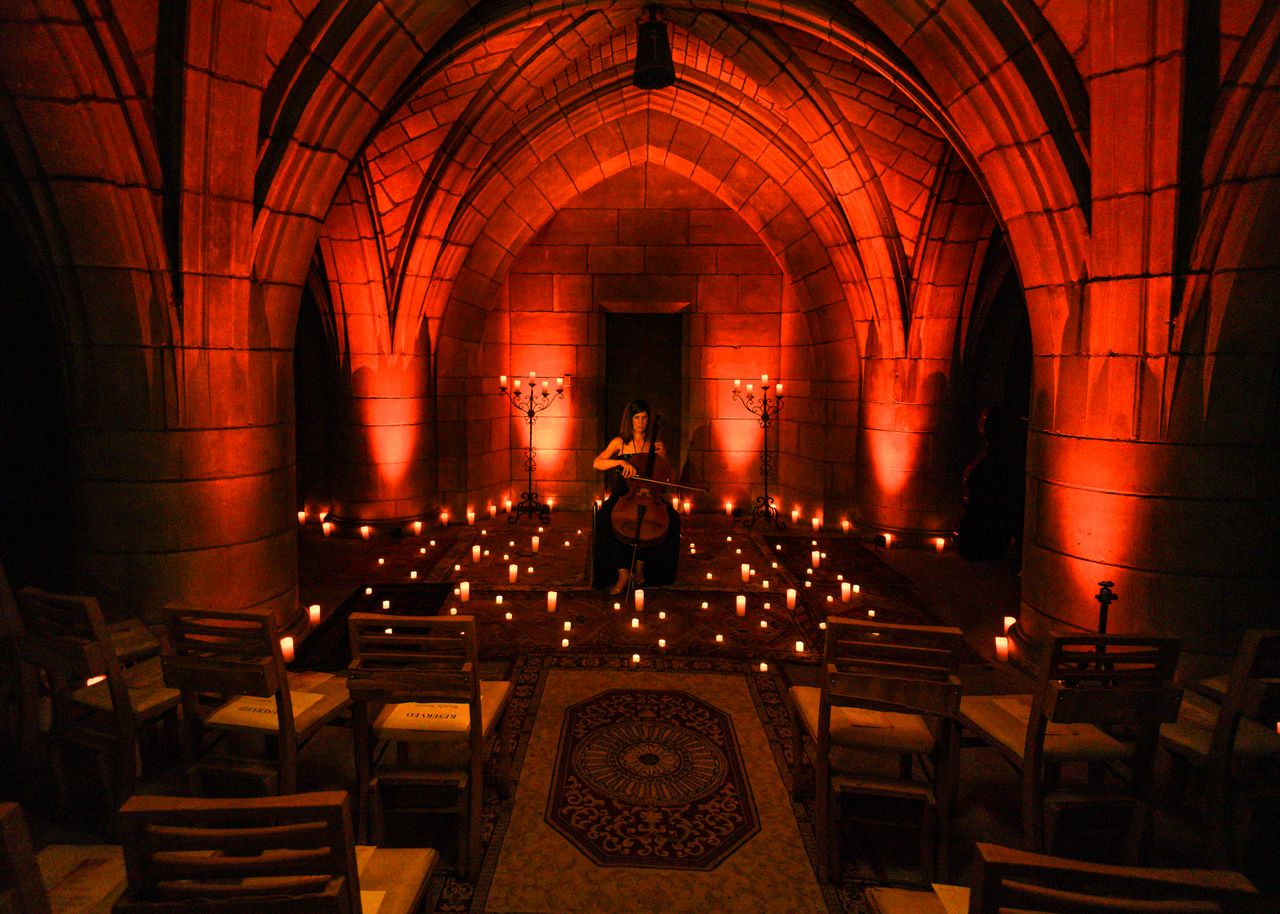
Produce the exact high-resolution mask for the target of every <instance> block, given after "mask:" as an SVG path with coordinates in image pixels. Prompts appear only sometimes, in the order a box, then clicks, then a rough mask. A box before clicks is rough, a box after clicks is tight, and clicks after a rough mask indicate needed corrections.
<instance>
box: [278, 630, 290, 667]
mask: <svg viewBox="0 0 1280 914" xmlns="http://www.w3.org/2000/svg"><path fill="white" fill-rule="evenodd" d="M280 656H281V657H282V658H284V662H285V663H293V635H285V636H284V637H283V638H281V639H280Z"/></svg>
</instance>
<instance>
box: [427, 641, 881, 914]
mask: <svg viewBox="0 0 1280 914" xmlns="http://www.w3.org/2000/svg"><path fill="white" fill-rule="evenodd" d="M512 681H513V682H514V684H515V695H514V698H513V701H512V704H511V706H510V707H509V710H508V713H509V714H511V715H512V724H513V729H514V731H515V732H516V733H517V734H518V737H517V740H516V766H517V768H516V770H517V778H518V786H517V789H516V791H515V793H514V795H513V797H512V798H511V799H508V800H507V801H505V802H503V801H500V800H499V799H498V796H497V794H496V792H494V791H492V790H489V791H486V797H485V821H484V839H483V840H484V845H485V848H484V859H483V865H482V868H481V873H480V875H479V877H478V878H477V880H476V882H475V883H474V884H467V883H463V882H460V881H458V880H456V879H453V878H452V877H447V878H445V879H443V880H441V886H440V889H439V894H438V897H437V899H436V904H435V908H434V909H433V910H435V911H437V912H471V914H478V912H482V911H488V912H494V914H551V912H556V914H578V912H588V911H591V912H605V911H607V912H619V914H620V912H650V911H653V912H659V911H660V912H674V914H679V912H690V914H693V912H698V914H701V912H706V911H755V912H761V914H767V912H788V914H790V912H795V914H803V912H815V914H816V912H832V914H846V912H847V914H861V912H863V911H865V910H866V909H865V908H864V907H863V906H862V902H861V893H860V892H859V891H858V889H857V887H856V886H854V885H850V886H849V887H847V888H845V887H839V888H833V887H829V886H819V885H818V884H817V882H816V879H815V877H814V870H813V853H814V840H813V827H812V817H811V815H810V809H809V807H808V805H807V804H801V803H796V802H794V801H793V800H792V799H791V795H790V793H789V789H788V785H789V783H790V780H789V774H788V772H789V768H788V760H787V753H788V751H789V749H790V736H791V730H790V726H791V724H790V719H789V716H788V714H787V711H786V707H785V704H784V690H785V682H784V681H783V679H782V677H781V676H779V675H777V674H776V673H758V672H756V671H755V670H753V669H750V668H748V667H747V666H746V665H745V664H743V663H742V662H741V661H733V660H727V659H716V658H710V659H692V658H683V657H662V656H658V657H653V658H646V659H645V660H644V661H643V662H642V663H641V664H640V665H639V667H634V666H633V665H632V664H631V663H630V660H629V658H628V656H626V655H616V654H614V655H601V654H590V655H584V654H574V655H570V654H538V655H529V656H522V657H520V658H518V659H517V661H516V662H515V664H514V667H513V672H512ZM623 693H633V695H632V697H633V698H636V697H638V696H641V695H643V696H645V697H646V700H650V701H652V702H654V708H655V710H656V708H657V707H659V706H664V707H665V708H666V710H669V711H671V712H672V714H673V718H674V719H677V720H680V719H683V720H688V719H689V717H690V716H692V717H695V718H696V717H698V716H699V715H706V716H707V717H708V719H707V720H705V721H702V722H700V724H699V727H700V729H699V731H698V732H699V733H701V734H702V736H703V737H705V738H707V739H709V740H711V741H712V742H714V740H716V739H722V740H728V739H729V738H730V737H732V741H733V743H734V744H735V745H736V747H737V753H738V757H739V758H740V763H741V767H740V770H739V772H738V773H737V774H735V775H734V777H738V776H739V775H740V777H741V784H742V787H741V788H740V789H741V791H742V792H743V794H744V795H745V796H747V797H748V798H749V800H750V802H751V805H752V811H753V813H754V818H755V820H756V822H757V825H756V827H755V829H754V831H753V832H752V833H751V834H746V832H747V831H749V830H751V829H748V828H740V829H734V830H733V831H734V835H735V837H732V838H730V839H726V840H732V841H733V842H734V848H731V849H729V848H727V849H726V850H725V852H724V853H722V854H719V855H718V857H719V859H718V861H717V860H713V858H714V856H715V855H708V854H706V853H702V851H701V850H700V849H698V850H695V848H694V847H693V845H692V844H690V845H689V847H688V848H682V849H681V851H680V853H681V854H682V855H683V856H685V857H686V859H687V860H689V861H693V860H696V859H697V858H698V857H701V861H702V867H703V868H690V867H687V866H669V865H665V864H664V865H660V866H658V865H653V862H652V861H650V862H649V863H642V862H639V861H641V860H642V859H643V858H644V856H645V848H646V845H644V843H643V842H640V843H638V844H636V845H633V847H634V849H636V850H637V853H626V852H625V851H626V848H624V847H623V846H622V843H619V842H612V843H610V844H609V845H608V850H609V852H610V853H612V854H614V855H616V857H617V858H618V859H616V861H615V862H611V863H603V862H600V861H599V860H597V859H593V855H592V854H591V853H589V852H588V851H586V850H584V849H583V848H582V846H581V844H580V842H579V841H576V840H572V839H570V838H569V837H566V836H565V834H564V833H563V831H562V830H561V828H560V827H559V826H558V825H554V824H552V822H551V821H550V820H551V819H552V818H554V815H552V814H551V810H552V809H553V808H554V807H555V806H556V805H560V804H556V803H554V802H553V796H556V795H558V796H559V797H561V798H564V797H566V796H567V791H566V789H565V787H564V785H565V783H566V781H565V780H564V779H563V778H562V777H561V772H562V771H563V770H564V765H565V764H569V762H568V761H567V760H566V748H568V751H569V758H571V757H572V753H573V746H575V745H576V746H580V747H581V746H586V747H588V748H589V749H590V752H588V753H584V754H594V753H595V752H596V750H598V749H600V748H601V745H602V743H603V742H609V741H610V740H609V739H601V738H599V737H598V738H597V741H595V742H593V741H592V740H591V739H590V736H591V734H593V733H594V734H605V731H607V729H608V724H607V721H609V720H612V721H614V722H616V723H620V722H621V721H622V720H624V719H625V718H626V717H627V716H628V715H626V714H625V712H622V711H620V709H619V707H618V705H619V704H620V703H621V702H622V697H621V696H622V694H623ZM664 696H670V697H664ZM680 696H683V698H682V697H680ZM686 699H687V700H686ZM631 704H632V708H633V712H634V711H636V710H638V709H636V708H635V703H634V701H633V702H631ZM704 708H705V709H709V710H702V709H704ZM571 711H573V712H574V713H571ZM582 712H585V713H582ZM629 717H630V718H631V719H637V714H636V713H632V714H631V715H629ZM571 718H572V719H578V720H579V721H581V722H583V723H582V725H581V726H580V727H578V728H577V729H578V731H579V732H580V734H581V735H582V736H584V737H585V739H584V740H580V741H578V742H576V743H562V742H561V741H560V737H561V734H562V732H563V731H564V728H565V726H566V721H567V720H570V719H571ZM710 718H718V721H719V722H713V721H712V720H711V719H710ZM639 719H641V720H643V719H644V718H643V717H640V718H639ZM588 720H589V721H590V722H591V723H590V724H587V723H585V722H586V721H588ZM597 724H598V725H599V726H597ZM571 726H572V725H571ZM610 736H611V737H612V735H610ZM684 739H686V740H687V739H689V737H687V736H685V737H684ZM612 741H613V743H614V745H613V746H612V747H611V748H614V749H617V748H621V746H620V745H619V744H622V743H626V744H629V745H631V746H632V747H633V749H632V751H631V755H630V756H629V760H627V761H623V762H622V763H621V765H620V768H619V769H613V770H614V774H613V776H612V777H610V776H609V775H608V774H607V773H602V772H604V771H605V769H608V768H612V766H611V765H610V764H609V763H607V762H605V761H602V757H603V756H607V755H608V754H609V752H608V751H604V752H602V753H599V754H596V757H595V758H592V759H584V760H582V762H581V763H580V765H581V768H583V769H586V770H594V771H596V772H597V778H596V780H597V781H599V783H597V784H595V785H594V786H593V788H592V789H593V790H596V791H599V792H600V795H601V796H603V795H606V794H613V795H615V796H619V795H620V796H622V797H624V798H625V797H627V796H628V795H629V797H630V801H631V805H632V806H633V807H634V808H636V809H643V808H645V804H643V803H638V802H635V801H636V800H637V799H638V798H640V797H638V796H637V790H638V791H639V793H640V796H641V797H644V798H646V802H649V801H650V800H652V799H653V798H654V797H657V798H658V799H661V798H662V797H663V796H664V795H665V796H666V797H667V798H671V797H676V798H678V799H679V800H680V802H682V803H685V804H689V803H690V801H691V798H693V797H696V796H697V795H698V794H700V793H702V792H703V791H707V790H710V791H711V793H716V792H717V791H718V790H719V787H717V786H716V785H717V784H718V783H719V779H718V775H716V776H712V775H710V774H709V773H708V772H707V771H706V768H707V763H706V761H705V757H706V756H709V755H712V754H722V755H725V754H724V753H723V752H722V747H716V753H712V751H711V750H710V749H708V748H707V747H706V745H705V744H703V745H702V746H701V747H700V748H698V749H696V750H690V755H698V754H699V753H701V754H702V755H703V756H704V761H702V762H701V763H699V764H700V765H701V766H702V767H703V769H704V770H703V772H702V773H701V774H700V775H699V776H697V777H696V778H695V777H692V776H688V777H677V778H675V779H674V780H675V782H676V783H678V784H679V787H680V790H682V791H683V793H682V794H677V792H675V789H674V788H672V792H669V793H668V792H665V788H658V789H657V790H654V789H653V788H654V787H655V786H656V784H657V783H658V782H659V781H661V780H663V779H661V778H659V779H657V780H654V779H652V777H650V778H649V779H648V781H649V783H648V786H647V787H645V786H638V782H643V781H645V780H646V778H644V777H641V778H637V777H636V772H637V770H641V771H643V769H644V767H645V766H646V765H647V766H650V771H649V774H650V775H652V774H653V771H654V769H661V768H662V767H663V766H664V765H670V764H671V760H670V759H669V758H666V757H665V756H664V754H663V751H655V752H653V753H652V754H653V755H654V756H656V758H645V759H642V758H641V756H643V755H646V754H647V753H646V752H644V751H639V752H635V751H634V746H635V745H636V743H637V742H638V740H634V741H633V740H632V739H631V738H626V739H612ZM676 742H677V743H679V742H680V740H679V739H676ZM686 745H687V743H686ZM626 753H627V750H625V749H623V751H621V752H619V753H617V757H620V756H624V755H626ZM628 766H631V770H630V771H629V772H628V771H626V770H625V769H626V768H627V767H628ZM635 766H640V767H639V768H638V769H637V768H636V767H635ZM558 778H559V779H560V780H558ZM589 779H590V776H588V778H587V779H584V780H589ZM619 779H621V780H630V785H629V786H627V787H620V785H619ZM557 784H559V785H560V786H559V787H558V788H557V786H556V785H557ZM667 786H668V787H670V784H668V785H667ZM708 795H709V794H708ZM721 795H723V794H721ZM593 802H595V801H594V800H591V799H590V798H588V797H586V796H585V795H583V796H582V797H580V798H579V799H575V800H573V801H572V802H571V803H566V804H563V805H564V806H570V805H579V804H581V805H584V806H585V805H588V804H590V803H593ZM615 802H617V801H616V800H615ZM692 805H697V801H696V800H693V803H692ZM663 808H664V807H662V806H661V805H660V804H657V805H654V806H649V807H648V809H649V810H650V813H649V814H650V818H651V820H652V821H654V822H655V823H656V824H657V825H658V826H659V827H660V826H661V825H663V824H669V823H670V822H671V821H672V819H671V818H669V817H664V816H663V815H662V813H661V810H662V809H663ZM654 809H657V810H659V812H658V814H657V815H656V816H655V815H653V814H652V810H654ZM704 810H705V811H706V813H709V814H710V815H711V817H712V818H714V817H715V815H717V813H716V812H715V811H714V810H713V809H710V808H709V807H707V806H704ZM703 815H704V817H703V818H702V822H701V824H700V825H699V826H697V828H698V829H699V830H700V831H702V832H704V833H711V832H715V831H716V830H718V829H721V827H722V826H720V825H718V824H716V823H714V822H713V821H711V820H710V819H708V818H706V817H705V813H704V814H703ZM734 818H738V817H737V816H736V814H735V816H734ZM639 827H641V828H642V827H643V823H641V825H640V826H639ZM660 843H665V844H666V845H667V846H668V848H674V847H675V845H676V844H677V843H678V842H672V841H666V840H665V839H664V841H663V842H660ZM652 846H653V845H649V846H648V847H649V848H650V849H651V848H652ZM686 850H687V851H688V853H685V851H686ZM671 852H672V853H675V851H671ZM708 863H709V864H711V865H710V868H706V865H707V864H708Z"/></svg>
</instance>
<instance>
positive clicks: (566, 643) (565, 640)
mask: <svg viewBox="0 0 1280 914" xmlns="http://www.w3.org/2000/svg"><path fill="white" fill-rule="evenodd" d="M544 383H545V382H544ZM560 646H561V647H568V646H569V639H568V638H561V639H560Z"/></svg>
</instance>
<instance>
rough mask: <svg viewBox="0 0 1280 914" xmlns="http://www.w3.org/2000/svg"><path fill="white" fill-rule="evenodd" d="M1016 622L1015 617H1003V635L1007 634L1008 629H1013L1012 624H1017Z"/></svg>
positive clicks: (1016, 618)
mask: <svg viewBox="0 0 1280 914" xmlns="http://www.w3.org/2000/svg"><path fill="white" fill-rule="evenodd" d="M1017 621H1018V617H1017V616H1005V617H1004V633H1005V634H1006V635H1007V634H1009V629H1011V628H1013V623H1015V622H1017Z"/></svg>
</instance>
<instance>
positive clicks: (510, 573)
mask: <svg viewBox="0 0 1280 914" xmlns="http://www.w3.org/2000/svg"><path fill="white" fill-rule="evenodd" d="M519 576H520V566H519V565H508V566H507V581H509V582H510V583H512V584H514V583H515V582H516V578H518V577H519Z"/></svg>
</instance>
